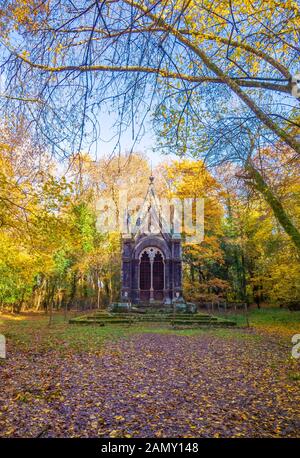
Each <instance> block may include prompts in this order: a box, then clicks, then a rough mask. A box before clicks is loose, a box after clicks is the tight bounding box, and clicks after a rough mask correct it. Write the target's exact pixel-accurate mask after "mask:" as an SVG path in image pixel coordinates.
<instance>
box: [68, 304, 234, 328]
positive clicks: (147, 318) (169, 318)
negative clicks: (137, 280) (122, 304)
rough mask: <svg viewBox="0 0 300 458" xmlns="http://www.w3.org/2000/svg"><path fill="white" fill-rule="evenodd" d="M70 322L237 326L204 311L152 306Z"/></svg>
mask: <svg viewBox="0 0 300 458" xmlns="http://www.w3.org/2000/svg"><path fill="white" fill-rule="evenodd" d="M69 323H70V324H81V325H98V326H105V325H106V324H110V325H111V324H126V325H131V324H143V323H145V324H146V323H161V324H169V325H173V326H175V327H176V326H180V327H181V326H187V327H188V326H192V327H198V326H199V327H200V326H201V327H202V326H203V327H209V326H210V327H232V326H235V325H236V323H235V321H232V320H228V319H225V318H220V317H217V316H213V315H209V314H204V313H195V314H190V313H176V314H175V315H174V314H173V312H171V311H165V312H160V313H158V312H157V311H156V310H155V309H153V308H151V309H148V310H145V311H144V313H136V312H134V311H133V312H129V313H112V312H111V313H109V312H107V311H98V312H95V313H94V314H92V315H85V316H80V317H76V318H72V319H71V320H69Z"/></svg>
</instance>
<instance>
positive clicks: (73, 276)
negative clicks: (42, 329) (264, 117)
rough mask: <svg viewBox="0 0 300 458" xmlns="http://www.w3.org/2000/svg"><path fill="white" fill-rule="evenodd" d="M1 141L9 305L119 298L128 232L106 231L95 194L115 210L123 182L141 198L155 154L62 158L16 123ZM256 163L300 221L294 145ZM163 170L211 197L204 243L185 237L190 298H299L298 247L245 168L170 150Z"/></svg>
mask: <svg viewBox="0 0 300 458" xmlns="http://www.w3.org/2000/svg"><path fill="white" fill-rule="evenodd" d="M1 138H2V141H1V144H0V154H1V155H0V160H1V172H0V181H1V194H0V217H1V235H0V244H1V249H0V304H1V310H10V311H13V312H20V311H22V310H41V311H49V310H52V309H61V308H64V309H65V310H67V309H74V308H78V309H82V310H83V309H87V308H96V307H98V306H101V307H102V306H105V305H107V304H108V303H109V302H111V301H114V300H118V298H119V291H120V259H121V258H120V247H121V245H120V241H121V239H120V233H118V232H107V233H101V232H99V231H98V230H97V227H96V226H97V225H96V221H97V216H98V215H99V210H97V200H98V199H99V197H102V198H107V199H112V201H113V202H115V204H116V211H117V207H118V198H119V190H120V189H129V194H128V199H131V198H133V197H140V198H143V197H144V196H145V193H146V190H147V186H148V180H149V175H150V173H151V171H150V165H149V161H148V160H147V158H146V157H144V156H143V155H142V154H138V153H135V154H123V155H120V156H119V157H114V158H109V157H107V158H103V159H102V160H100V161H98V162H96V161H94V160H93V159H92V158H91V157H90V156H89V155H87V154H80V155H77V156H75V157H71V158H70V160H69V163H68V165H67V167H65V166H62V164H60V163H58V162H56V161H55V160H54V159H53V158H52V157H50V156H49V155H47V154H46V153H45V152H44V151H40V150H39V149H38V147H37V146H35V145H33V144H32V143H31V142H30V139H26V140H24V135H23V133H22V129H20V128H19V127H18V128H17V129H15V130H12V129H9V128H8V127H6V128H3V129H2V136H1ZM256 160H257V161H258V157H257V158H256ZM259 161H260V164H262V167H263V171H264V175H265V176H267V179H268V182H269V184H270V186H272V189H273V190H274V192H276V195H277V196H278V198H279V199H280V202H282V204H283V205H284V207H285V209H286V211H287V213H288V214H289V215H291V216H292V217H293V220H294V221H295V223H296V224H298V225H299V223H300V221H299V219H300V184H299V180H298V166H299V163H296V162H295V159H293V155H292V154H291V152H290V151H289V149H288V148H286V147H285V148H284V147H283V148H282V155H281V157H280V158H278V156H277V155H276V154H274V152H273V151H272V149H271V148H269V149H264V150H262V151H260V154H259ZM154 175H155V177H156V179H155V186H156V191H157V194H158V196H159V195H161V196H164V197H166V196H167V197H169V198H171V197H178V198H180V199H183V198H186V197H191V198H197V197H204V199H205V212H204V213H205V217H204V224H205V237H204V241H203V242H202V243H199V244H188V243H183V261H184V296H185V299H187V300H190V301H194V302H196V303H201V302H203V301H204V302H207V301H213V302H215V303H217V302H218V301H220V300H223V299H227V300H229V301H235V300H242V301H246V302H247V303H248V304H252V303H255V304H256V305H257V306H260V305H261V303H270V304H278V306H280V305H283V304H284V303H285V302H287V301H291V300H299V298H300V279H299V254H298V253H297V250H296V249H295V246H294V244H293V243H292V241H291V239H290V237H289V236H288V235H287V234H286V233H285V231H284V230H283V229H282V228H281V226H280V225H279V223H278V221H277V219H276V218H275V216H274V213H273V212H272V210H271V209H270V207H269V205H268V203H267V202H266V201H265V199H264V198H263V197H262V195H261V194H260V193H259V192H258V191H257V189H256V187H255V184H253V182H252V181H251V179H249V177H248V176H246V175H245V172H244V171H243V170H241V169H240V168H238V167H237V166H235V165H234V164H230V163H227V164H223V165H222V166H219V167H218V168H216V169H214V170H213V172H212V171H210V170H208V169H207V168H206V167H205V165H204V163H203V162H202V161H201V160H193V159H178V160H169V159H167V160H166V161H165V162H162V163H161V164H160V165H159V166H158V167H156V169H155V170H154ZM183 237H184V234H183ZM99 281H100V282H101V283H102V284H101V283H99ZM99 285H100V286H99ZM101 286H102V287H101Z"/></svg>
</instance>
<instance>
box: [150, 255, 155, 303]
mask: <svg viewBox="0 0 300 458" xmlns="http://www.w3.org/2000/svg"><path fill="white" fill-rule="evenodd" d="M149 258H150V302H153V301H154V289H153V262H154V258H153V256H149Z"/></svg>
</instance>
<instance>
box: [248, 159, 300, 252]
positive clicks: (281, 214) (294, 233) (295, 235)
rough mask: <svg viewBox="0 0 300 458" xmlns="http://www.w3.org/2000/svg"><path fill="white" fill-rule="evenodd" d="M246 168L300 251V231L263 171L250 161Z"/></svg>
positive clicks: (257, 188) (256, 187) (255, 185)
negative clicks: (262, 173)
mask: <svg viewBox="0 0 300 458" xmlns="http://www.w3.org/2000/svg"><path fill="white" fill-rule="evenodd" d="M246 170H247V172H249V174H250V178H251V179H252V181H253V185H254V187H255V189H256V190H257V191H259V192H260V193H261V194H262V196H263V197H264V199H265V201H266V202H267V203H268V204H269V205H270V207H271V208H272V210H273V213H274V215H275V217H276V219H277V220H278V222H279V223H280V225H281V226H282V228H283V229H284V231H285V232H286V233H287V234H288V235H289V237H290V238H291V240H292V242H293V243H294V245H295V246H296V247H297V249H298V250H299V251H300V232H299V230H298V229H297V228H296V226H295V225H294V224H293V222H292V220H291V219H290V217H289V216H288V214H287V213H286V211H285V210H284V208H283V206H282V204H281V202H280V201H279V199H278V198H277V197H276V196H275V194H274V193H273V191H272V190H271V189H270V187H269V185H268V184H267V183H266V181H265V180H264V178H263V176H262V175H261V173H260V172H259V171H258V170H257V169H256V168H255V167H254V166H253V165H252V164H250V163H249V162H248V164H247V165H246Z"/></svg>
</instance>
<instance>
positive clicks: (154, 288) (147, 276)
mask: <svg viewBox="0 0 300 458" xmlns="http://www.w3.org/2000/svg"><path fill="white" fill-rule="evenodd" d="M164 286H165V266H164V257H163V254H162V252H161V251H160V250H159V249H158V248H154V247H149V248H146V249H144V250H143V251H142V253H141V255H140V262H139V290H140V300H141V301H144V302H147V301H150V302H151V301H153V300H163V298H164Z"/></svg>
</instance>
